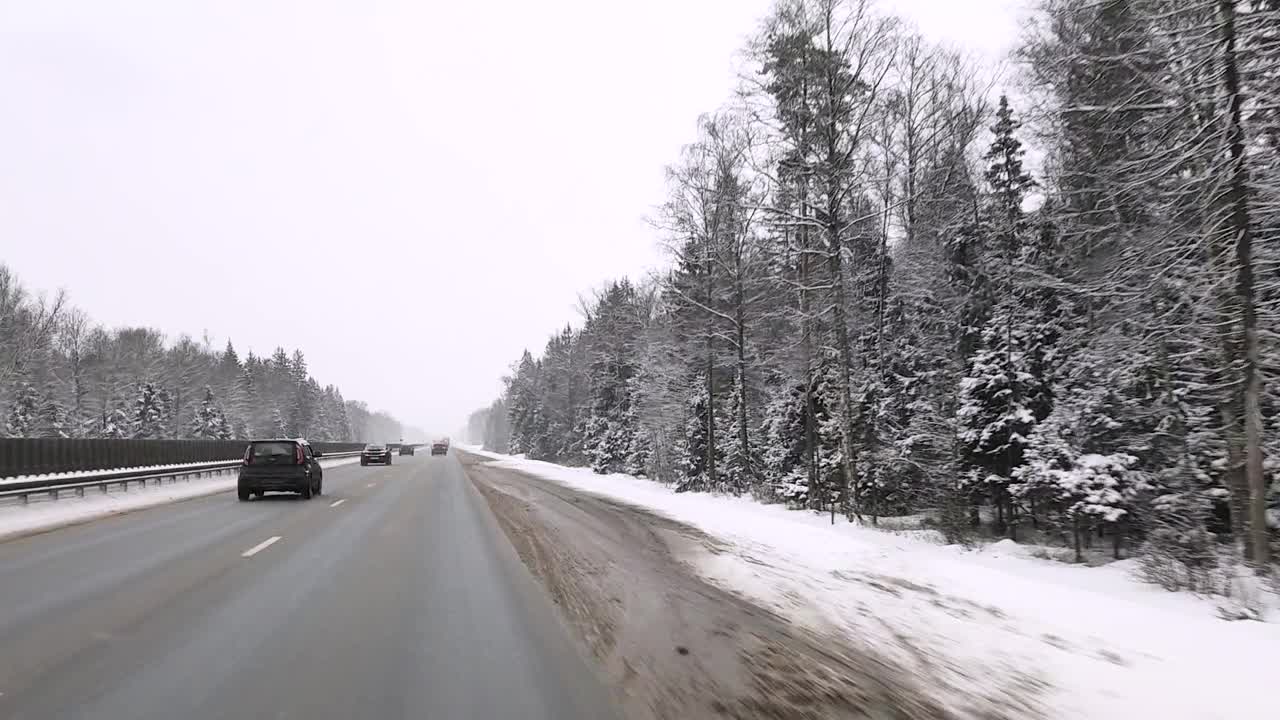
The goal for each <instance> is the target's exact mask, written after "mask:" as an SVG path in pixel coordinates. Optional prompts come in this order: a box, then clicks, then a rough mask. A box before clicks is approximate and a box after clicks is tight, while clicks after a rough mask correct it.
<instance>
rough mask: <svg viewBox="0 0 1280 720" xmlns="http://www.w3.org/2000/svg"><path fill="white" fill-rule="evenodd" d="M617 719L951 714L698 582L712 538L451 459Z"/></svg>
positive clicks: (865, 664)
mask: <svg viewBox="0 0 1280 720" xmlns="http://www.w3.org/2000/svg"><path fill="white" fill-rule="evenodd" d="M459 457H460V459H461V461H462V463H463V466H464V469H465V471H466V473H467V476H468V478H470V480H471V482H472V483H473V484H474V485H475V487H476V488H477V489H478V490H479V491H480V493H481V495H482V496H483V497H484V499H485V501H486V502H487V503H488V505H489V507H490V508H491V509H492V510H493V513H494V515H495V517H496V518H497V520H498V524H499V525H500V527H501V528H502V530H503V532H504V533H505V534H506V536H507V537H508V539H509V540H510V541H511V543H512V545H513V546H514V547H515V549H516V551H517V553H518V554H519V557H520V559H521V560H522V561H523V562H524V564H525V565H526V566H527V567H528V568H529V570H530V571H531V572H532V573H533V574H534V575H535V576H536V577H537V578H538V580H539V581H540V582H541V583H542V585H543V587H544V588H545V589H546V591H547V592H548V594H550V596H551V598H552V600H553V601H554V603H555V604H556V606H557V607H558V608H559V610H560V613H561V618H562V620H564V621H565V623H566V624H567V625H569V627H570V629H571V631H572V633H573V635H574V637H575V638H576V639H577V641H578V642H579V643H580V645H581V646H582V647H583V649H584V650H585V652H586V653H587V654H588V655H589V656H590V657H592V658H593V659H594V660H595V661H596V662H597V663H598V664H599V666H600V668H601V670H602V672H603V674H604V675H605V677H606V679H607V681H609V682H610V683H611V685H612V690H613V692H614V695H615V699H616V700H617V702H618V704H619V706H620V707H621V709H622V712H623V714H624V716H625V717H627V718H637V719H638V718H689V719H691V720H693V719H696V718H796V719H804V718H814V719H815V720H816V719H817V718H824V719H826V718H904V719H905V718H913V719H928V718H951V717H953V716H952V715H951V714H949V713H948V712H947V711H946V710H944V709H943V708H940V707H938V706H936V705H934V704H932V703H930V702H929V701H928V700H927V699H926V698H927V697H928V695H927V693H923V692H920V691H919V689H918V688H916V687H915V686H914V680H913V678H912V677H911V676H910V674H909V673H906V672H903V671H901V670H900V669H897V668H895V667H894V666H893V664H892V663H889V662H888V661H886V660H885V659H884V658H881V657H878V656H876V655H875V654H874V652H872V651H871V650H870V649H859V650H855V649H853V648H849V647H842V646H841V645H840V644H839V643H835V642H833V641H831V640H830V639H828V638H823V637H819V636H818V635H816V634H814V633H811V632H809V631H808V630H806V629H803V628H800V627H797V626H795V625H794V624H792V623H790V622H788V621H787V620H785V619H784V618H781V617H780V616H778V615H777V614H775V613H773V612H771V611H769V610H767V609H764V608H761V607H758V606H756V605H754V604H752V603H751V602H749V601H747V600H745V599H743V598H741V597H739V596H738V595H735V594H733V593H730V592H728V591H726V590H723V589H721V588H719V587H716V586H714V585H711V584H709V583H708V582H706V581H705V580H703V579H702V578H701V577H699V576H698V575H697V574H696V573H695V572H694V571H693V569H692V567H691V565H690V564H689V563H688V562H686V560H687V559H689V558H690V557H692V556H693V555H694V554H696V553H706V552H713V553H714V552H720V551H721V549H720V548H719V547H718V546H717V543H716V541H715V540H714V539H713V538H710V537H708V536H706V535H705V534H703V533H701V532H699V531H697V530H694V529H692V528H689V527H687V526H684V525H681V524H679V523H676V522H673V521H671V520H668V519H666V518H662V517H658V516H656V515H653V514H651V513H647V512H645V511H643V510H641V509H638V508H634V507H631V506H628V505H623V504H620V503H616V502H612V501H610V500H607V499H605V498H601V497H598V496H594V495H590V494H587V493H579V492H576V491H574V490H571V489H569V488H566V487H564V486H561V485H558V484H556V483H554V482H550V481H547V480H543V479H540V478H536V477H532V476H529V475H526V474H524V473H520V472H518V471H513V470H507V469H502V468H497V467H493V466H492V465H490V464H489V463H488V462H487V461H486V459H485V458H482V457H479V456H475V455H469V454H466V453H459Z"/></svg>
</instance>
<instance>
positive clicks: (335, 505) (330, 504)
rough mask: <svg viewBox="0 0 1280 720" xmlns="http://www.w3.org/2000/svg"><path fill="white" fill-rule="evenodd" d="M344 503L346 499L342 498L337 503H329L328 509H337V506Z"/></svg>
mask: <svg viewBox="0 0 1280 720" xmlns="http://www.w3.org/2000/svg"><path fill="white" fill-rule="evenodd" d="M346 501H347V499H346V498H342V499H341V500H339V501H337V502H334V503H329V507H338V506H339V505H341V504H342V503H344V502H346Z"/></svg>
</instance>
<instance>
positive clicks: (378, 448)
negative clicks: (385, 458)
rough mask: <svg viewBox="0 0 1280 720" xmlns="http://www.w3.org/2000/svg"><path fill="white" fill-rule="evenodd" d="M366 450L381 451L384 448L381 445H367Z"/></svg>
mask: <svg viewBox="0 0 1280 720" xmlns="http://www.w3.org/2000/svg"><path fill="white" fill-rule="evenodd" d="M364 449H365V450H381V449H382V446H381V445H365V446H364Z"/></svg>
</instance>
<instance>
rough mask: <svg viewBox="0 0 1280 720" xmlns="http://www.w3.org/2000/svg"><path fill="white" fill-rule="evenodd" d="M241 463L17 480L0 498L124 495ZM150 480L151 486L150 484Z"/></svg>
mask: <svg viewBox="0 0 1280 720" xmlns="http://www.w3.org/2000/svg"><path fill="white" fill-rule="evenodd" d="M359 455H360V451H359V450H355V451H352V452H336V453H325V454H324V455H322V456H321V457H320V460H321V461H324V460H329V459H332V458H346V457H357V456H359ZM242 464H243V461H242V460H219V461H216V462H208V463H200V464H194V465H185V466H183V467H172V468H168V469H156V468H155V467H150V468H138V469H136V470H113V471H106V472H101V473H93V474H92V475H83V476H79V477H76V478H44V479H39V480H21V481H18V482H8V483H3V484H0V498H11V497H16V498H18V501H19V502H20V503H21V504H23V505H26V504H27V503H28V502H30V498H31V496H32V495H38V494H48V495H49V497H50V498H52V499H54V500H56V499H58V498H59V497H61V495H62V493H64V492H75V494H76V496H77V497H84V494H85V489H86V488H98V489H99V490H101V491H102V492H104V493H105V492H107V488H108V487H109V486H111V485H119V486H120V487H121V488H122V489H123V490H124V491H125V492H128V491H129V485H130V484H137V485H139V486H141V487H146V486H147V485H148V484H155V485H162V484H164V481H165V480H166V479H167V480H169V481H170V483H176V482H178V478H183V479H184V480H186V481H188V482H190V480H191V478H192V476H195V477H204V476H205V475H206V474H207V475H209V476H210V477H213V475H215V474H221V473H224V472H229V471H232V470H236V469H238V468H239V467H240V466H241V465H242ZM152 481H154V483H152Z"/></svg>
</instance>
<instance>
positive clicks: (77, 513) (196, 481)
mask: <svg viewBox="0 0 1280 720" xmlns="http://www.w3.org/2000/svg"><path fill="white" fill-rule="evenodd" d="M359 461H360V458H359V457H349V458H335V459H333V460H321V461H320V464H321V466H322V467H324V468H326V469H327V468H331V467H338V466H340V465H348V464H351V463H355V462H359ZM235 486H236V473H235V472H234V471H233V472H229V473H223V474H221V475H214V476H213V477H208V478H192V479H191V480H190V481H189V482H187V481H184V480H182V479H179V480H178V482H176V483H169V484H164V485H151V486H148V487H146V488H139V487H138V486H137V485H133V486H131V487H130V489H129V490H128V491H127V492H126V491H124V490H122V489H121V488H119V487H118V486H114V485H113V486H111V488H110V492H107V493H102V492H99V491H98V490H97V489H96V488H89V489H87V490H86V491H85V496H84V497H83V498H80V497H70V496H68V495H66V494H63V496H62V497H61V498H60V499H58V500H46V499H44V496H43V495H40V494H35V495H32V496H31V504H29V505H18V504H9V505H0V540H5V539H7V538H11V537H15V536H18V535H27V534H29V533H33V532H42V531H45V530H51V529H53V528H57V527H62V526H64V525H72V524H76V523H81V522H87V521H90V520H95V519H98V518H101V517H106V516H109V515H117V514H120V513H125V512H131V511H133V510H141V509H143V508H148V507H152V506H155V505H164V504H166V503H172V502H178V501H180V500H189V499H191V498H197V497H201V496H204V495H213V494H216V493H221V492H228V491H230V490H233V489H235Z"/></svg>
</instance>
